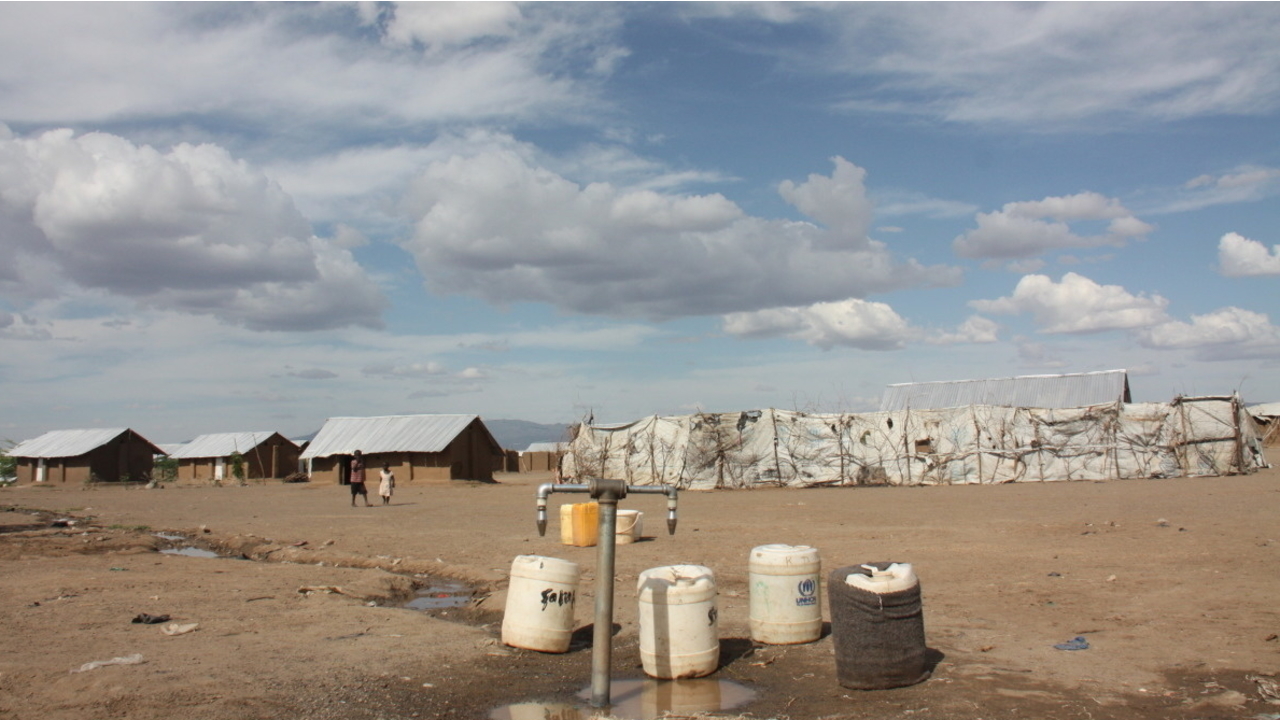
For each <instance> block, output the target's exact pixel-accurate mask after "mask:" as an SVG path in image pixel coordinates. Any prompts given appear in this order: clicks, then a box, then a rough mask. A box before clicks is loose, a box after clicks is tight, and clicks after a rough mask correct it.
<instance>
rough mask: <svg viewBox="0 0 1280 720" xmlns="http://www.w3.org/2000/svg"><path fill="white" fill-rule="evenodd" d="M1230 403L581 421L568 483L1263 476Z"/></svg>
mask: <svg viewBox="0 0 1280 720" xmlns="http://www.w3.org/2000/svg"><path fill="white" fill-rule="evenodd" d="M1265 466H1266V464H1265V460H1264V459H1263V456H1262V449H1261V443H1260V435H1259V431H1258V428H1257V426H1256V424H1255V423H1254V422H1253V419H1252V418H1251V417H1250V416H1249V415H1248V414H1247V413H1245V412H1244V411H1243V406H1242V404H1241V403H1240V400H1239V398H1237V397H1227V398H1222V397H1215V398H1178V399H1175V400H1174V401H1173V402H1172V403H1168V404H1164V403H1138V404H1114V405H1098V406H1093V407H1087V408H1073V409H1052V410H1050V409H1040V408H1007V407H992V406H982V405H975V406H970V407H965V408H953V409H947V410H915V411H912V410H904V411H895V412H877V413H866V414H848V415H846V414H813V413H797V412H787V411H783V410H761V411H749V412H742V413H723V414H698V415H685V416H679V417H652V418H646V419H644V420H641V421H638V422H635V423H631V424H629V425H624V426H612V427H600V426H586V425H584V426H582V427H581V428H580V429H579V432H578V435H577V437H576V438H575V439H574V440H573V442H572V444H571V445H570V450H569V453H568V455H567V456H566V458H565V465H564V469H565V476H566V477H567V478H576V479H583V478H588V477H605V478H616V479H623V480H626V481H627V482H628V483H630V484H633V485H651V484H670V485H675V486H676V487H679V488H687V489H696V490H708V489H716V488H750V487H758V486H789V487H812V486H819V485H935V484H962V483H1003V482H1039V481H1055V480H1114V479H1121V478H1158V477H1177V476H1202V475H1227V474H1236V473H1248V472H1253V471H1254V470H1256V469H1257V468H1259V467H1265Z"/></svg>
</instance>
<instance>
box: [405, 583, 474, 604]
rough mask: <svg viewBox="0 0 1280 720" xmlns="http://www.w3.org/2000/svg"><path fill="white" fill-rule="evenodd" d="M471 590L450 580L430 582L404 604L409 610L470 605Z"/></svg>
mask: <svg viewBox="0 0 1280 720" xmlns="http://www.w3.org/2000/svg"><path fill="white" fill-rule="evenodd" d="M471 594H472V590H471V588H469V587H467V586H466V585H463V584H462V583H460V582H454V581H452V580H432V581H431V584H429V585H427V586H426V587H421V588H418V591H417V593H416V594H415V595H414V597H413V599H412V600H410V601H409V602H407V603H405V604H404V607H406V608H409V609H410V610H446V609H448V608H458V607H466V606H467V605H469V604H471Z"/></svg>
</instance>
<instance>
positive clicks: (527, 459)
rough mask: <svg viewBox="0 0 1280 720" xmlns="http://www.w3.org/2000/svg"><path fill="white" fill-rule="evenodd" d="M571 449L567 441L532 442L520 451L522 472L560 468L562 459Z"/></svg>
mask: <svg viewBox="0 0 1280 720" xmlns="http://www.w3.org/2000/svg"><path fill="white" fill-rule="evenodd" d="M568 450H569V443H567V442H541V443H530V444H529V447H527V448H525V450H524V451H522V452H521V453H520V472H547V471H556V470H559V469H560V459H561V458H562V457H564V454H565V453H566V452H568Z"/></svg>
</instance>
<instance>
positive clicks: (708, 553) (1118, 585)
mask: <svg viewBox="0 0 1280 720" xmlns="http://www.w3.org/2000/svg"><path fill="white" fill-rule="evenodd" d="M1276 459H1277V458H1275V457H1273V458H1272V460H1273V462H1274V461H1275V460H1276ZM546 480H547V478H546V476H544V475H504V476H500V477H499V482H496V483H469V482H454V483H450V484H432V485H417V486H414V485H403V486H402V487H400V488H398V489H397V494H396V496H395V500H394V504H393V505H391V506H388V507H382V506H377V505H375V506H374V507H370V508H366V507H363V506H361V507H355V508H353V507H351V506H350V504H349V496H348V495H347V492H346V489H345V488H343V487H340V486H333V485H319V484H315V483H304V484H279V483H273V484H250V485H248V486H245V487H240V486H224V487H210V486H183V485H169V486H165V487H164V488H163V489H145V488H140V487H118V486H117V487H101V486H99V487H89V488H86V487H81V486H74V487H71V486H19V487H10V488H6V489H3V490H0V628H2V632H0V718H6V719H12V720H90V719H94V720H96V719H101V718H130V719H131V720H149V719H152V718H154V719H156V720H160V719H163V720H185V719H193V720H194V719H197V718H198V719H199V720H224V719H225V720H240V719H248V718H253V719H256V720H277V719H278V720H284V719H285V718H288V719H290V720H293V719H295V718H304V717H305V718H328V719H333V720H365V719H382V718H466V719H477V720H478V719H483V718H487V717H490V715H491V713H492V712H493V711H494V709H495V708H500V707H503V706H507V705H510V704H516V703H526V702H530V701H543V702H546V703H549V705H548V706H547V708H546V709H544V710H543V711H541V712H539V713H537V714H536V717H539V718H547V719H548V720H550V719H551V718H557V719H560V720H570V719H572V718H576V717H578V715H577V713H575V712H573V711H566V710H564V709H563V707H562V705H557V704H556V703H561V704H563V703H566V702H571V701H573V700H574V696H575V693H578V692H579V691H582V690H583V689H584V688H587V687H588V686H589V685H590V677H591V672H590V667H591V648H590V637H591V634H590V633H591V627H590V626H591V620H592V618H591V615H592V612H593V607H594V597H593V588H594V584H595V575H594V569H595V567H596V557H595V552H596V551H595V549H594V548H576V547H569V546H565V545H562V544H561V543H560V541H559V527H558V523H557V522H556V521H557V518H558V517H559V516H558V512H557V507H558V505H559V504H561V503H565V502H582V501H584V500H585V499H586V498H585V497H584V496H582V495H571V494H553V495H552V496H551V506H550V511H551V512H550V517H551V521H552V522H551V525H550V527H549V529H548V532H547V535H546V537H539V536H538V534H537V530H536V527H535V523H534V518H535V516H534V491H535V488H536V486H537V485H538V484H539V483H541V482H545V481H546ZM621 507H624V508H630V509H637V510H641V511H643V512H645V520H644V525H645V528H644V529H645V535H646V536H647V537H646V538H645V539H644V540H643V541H641V542H637V543H634V544H630V545H621V546H619V548H618V558H617V570H618V572H617V585H616V597H617V601H616V616H615V622H616V625H617V631H616V634H615V636H614V654H613V674H614V677H615V678H641V677H643V671H642V669H641V667H640V661H639V651H638V645H637V630H636V600H635V579H636V576H637V574H638V573H639V572H641V571H643V570H645V569H647V568H651V567H656V566H660V565H669V564H676V563H694V564H699V565H706V566H708V567H710V568H712V569H713V570H714V571H715V573H716V582H717V587H718V590H719V597H718V605H719V614H720V634H721V666H720V668H719V669H718V670H717V672H716V674H715V675H714V676H713V677H715V678H720V679H724V680H732V681H734V682H736V683H740V684H741V685H743V686H745V687H747V688H750V689H752V690H754V691H755V692H756V693H757V696H756V699H755V700H754V701H753V702H752V703H750V704H749V705H746V706H744V707H741V708H737V709H735V710H732V711H729V712H725V713H723V714H725V715H727V716H735V715H738V714H739V713H745V714H746V715H747V716H749V717H752V718H853V719H868V720H870V719H872V718H875V719H877V720H878V719H882V718H913V719H917V718H924V719H928V718H938V719H957V720H979V719H982V720H998V719H1004V718H1008V719H1013V718H1019V719H1021V718H1042V719H1045V720H1067V719H1074V718H1082V719H1086V718H1087V719H1090V720H1105V719H1107V718H1151V719H1153V720H1154V719H1155V718H1161V719H1164V718H1185V719H1191V718H1206V719H1207V718H1260V719H1263V720H1275V719H1276V718H1280V675H1278V673H1280V640H1278V639H1277V634H1278V633H1280V603H1277V596H1278V595H1280V592H1278V591H1280V470H1276V469H1271V470H1265V471H1263V472H1260V473H1257V474H1254V475H1249V476H1240V477H1223V478H1188V479H1164V480H1145V481H1123V482H1110V483H1079V482H1072V483H1068V482H1062V483H1046V484H1018V485H996V486H944V487H920V488H890V487H876V488H870V487H861V488H829V489H813V490H787V489H769V490H754V491H735V492H719V493H708V492H684V493H681V494H680V499H679V515H680V522H679V527H678V529H677V532H676V534H675V535H674V536H668V535H667V533H666V528H665V523H664V522H663V518H664V501H663V498H662V497H661V496H658V495H633V496H631V497H628V498H626V499H625V500H623V501H622V504H621ZM156 533H164V534H166V535H171V536H178V535H181V536H182V537H180V538H176V539H166V538H164V537H158V536H157V535H156ZM766 543H788V544H806V545H812V546H814V547H816V548H818V549H819V551H820V553H821V556H822V561H823V568H824V571H823V575H824V581H825V575H826V573H827V572H828V571H829V570H831V569H834V568H837V567H841V566H845V565H854V564H859V563H863V562H873V561H897V562H910V563H912V564H913V565H914V568H915V570H916V573H917V575H918V576H919V578H920V583H921V590H922V595H923V602H924V616H925V625H926V633H927V640H928V645H929V647H930V649H931V650H932V653H931V654H932V656H933V658H934V660H935V661H936V666H935V667H934V670H933V674H932V676H931V677H930V678H929V679H928V680H927V681H925V682H923V683H920V684H918V685H914V686H911V687H907V688H899V689H894V690H879V691H870V692H868V691H854V690H847V689H845V688H842V687H841V686H840V685H839V684H838V683H837V682H836V668H835V659H834V654H833V651H832V639H831V636H830V634H829V632H827V633H824V636H823V638H822V639H821V640H819V641H817V642H814V643H809V644H805V645H792V646H767V645H759V646H758V645H754V644H753V643H752V642H751V640H750V633H749V630H748V618H747V613H748V595H747V573H748V567H747V559H748V556H749V553H750V551H751V549H752V548H753V547H755V546H757V545H762V544H766ZM175 545H176V546H180V547H187V546H200V547H207V548H214V549H217V550H218V551H220V552H221V553H223V554H224V555H230V556H232V558H214V559H210V558H203V557H188V556H184V555H174V554H165V553H161V552H158V551H159V550H161V549H164V548H167V547H172V546H175ZM524 554H535V555H549V556H553V557H559V558H564V559H568V560H573V561H575V562H578V563H580V564H581V565H582V567H583V581H582V585H581V587H580V588H579V596H578V601H577V624H578V626H579V628H580V630H579V631H578V632H577V633H576V635H575V642H574V643H573V645H572V647H571V649H570V651H569V652H568V653H564V654H545V653H538V652H533V651H528V650H517V649H512V648H507V647H505V646H503V645H502V643H501V642H500V639H499V637H500V627H501V617H502V611H503V609H504V606H505V605H504V603H505V588H506V574H507V571H508V569H509V568H510V565H511V561H512V559H513V558H514V557H515V556H517V555H524ZM431 578H437V579H438V578H452V579H456V580H463V581H465V582H466V583H468V584H469V585H471V586H472V587H473V588H475V591H476V596H475V600H474V602H473V604H472V606H471V607H467V608H462V609H454V610H447V611H434V612H423V611H419V610H413V609H407V608H405V607H403V601H404V600H405V599H406V598H407V597H408V596H409V595H410V594H411V593H412V592H413V590H414V588H415V587H417V586H430V585H431V582H432V580H431ZM825 602H826V598H825V593H824V597H823V603H824V605H825ZM824 612H826V611H825V610H824ZM144 613H145V614H150V615H168V616H170V621H171V623H177V624H180V625H189V624H191V623H196V624H198V627H197V628H196V629H195V630H194V631H190V632H186V633H183V634H177V635H169V634H166V633H165V632H164V628H166V627H171V626H170V625H169V624H146V623H134V622H132V620H133V619H134V618H135V617H137V616H138V615H140V614H144ZM827 619H829V618H827ZM1076 636H1083V637H1085V638H1087V639H1088V642H1089V645H1090V647H1089V649H1087V650H1081V651H1063V650H1057V649H1055V648H1054V645H1055V644H1056V643H1061V642H1064V641H1067V640H1070V639H1072V638H1074V637H1076ZM139 656H140V657H139ZM116 658H125V659H126V660H125V661H124V662H117V663H116V664H106V665H102V664H100V663H99V664H98V665H94V664H93V663H95V662H98V661H111V660H113V659H116ZM131 661H140V662H131ZM589 714H590V713H584V714H583V715H582V717H584V718H585V717H587V716H588V715H589ZM531 717H532V715H531Z"/></svg>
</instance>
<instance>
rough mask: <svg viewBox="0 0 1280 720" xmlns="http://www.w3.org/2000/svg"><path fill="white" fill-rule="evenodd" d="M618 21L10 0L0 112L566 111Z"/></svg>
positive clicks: (347, 119) (554, 12) (423, 6)
mask: <svg viewBox="0 0 1280 720" xmlns="http://www.w3.org/2000/svg"><path fill="white" fill-rule="evenodd" d="M617 27H618V18H617V13H616V12H613V11H609V10H607V9H596V8H592V9H591V10H589V11H588V10H586V9H584V8H579V7H574V6H571V5H570V6H557V5H555V4H550V3H548V4H545V5H544V4H533V5H526V6H523V7H517V6H514V5H505V4H493V3H460V4H459V5H458V6H443V5H439V4H436V3H410V4H406V5H403V6H399V7H394V8H387V9H384V10H376V9H375V10H373V11H370V10H369V9H368V8H367V7H366V9H365V11H363V12H362V11H361V10H360V9H359V8H358V7H357V6H355V5H350V4H339V3H333V4H320V5H295V4H288V3H286V4H279V5H235V4H215V5H211V6H210V5H187V4H162V3H158V4H143V5H136V6H132V7H124V6H115V7H110V6H98V5H86V6H84V7H81V8H77V9H76V10H75V11H74V12H72V11H70V9H69V8H68V7H52V6H50V7H46V6H42V5H35V4H33V5H29V6H14V7H12V8H7V9H6V10H5V22H4V23H0V87H4V88H5V92H4V93H2V94H0V117H3V118H5V119H6V120H7V121H8V122H11V123H19V122H22V123H66V122H70V119H75V120H77V121H80V122H91V123H101V122H108V121H119V120H128V119H132V118H138V117H147V118H153V119H154V118H158V117H168V118H173V119H177V120H180V121H183V122H191V121H192V119H193V118H194V117H196V116H197V114H204V115H206V116H216V117H217V118H218V119H219V121H220V123H228V122H229V123H236V124H243V125H244V126H248V127H254V128H258V129H260V130H264V131H265V130H269V129H271V128H272V127H273V126H275V125H276V124H277V123H279V122H287V124H288V125H289V126H290V127H297V126H298V125H299V122H302V123H303V124H304V125H305V126H306V127H307V128H308V129H314V128H316V127H324V126H327V127H330V128H336V127H341V128H343V129H344V130H347V131H351V130H352V129H355V128H385V127H388V126H394V127H396V128H397V129H399V128H402V127H404V125H405V124H406V123H418V122H425V123H439V122H450V121H454V120H457V119H459V118H469V119H481V118H492V119H499V118H500V119H507V120H515V119H533V118H546V117H555V116H563V115H565V114H574V113H581V112H583V111H584V110H585V109H586V108H587V107H588V106H590V105H592V104H594V102H595V101H594V100H593V99H592V96H593V94H594V92H595V90H594V87H593V83H594V82H595V77H596V76H597V75H598V74H599V73H601V72H607V71H608V70H609V68H610V64H611V62H614V61H616V58H617V57H618V55H619V53H618V48H617V47H616V46H615V44H614V43H613V41H612V37H613V35H614V33H615V32H616V29H617ZM67 38H73V39H74V41H71V42H67V41H66V39H67ZM424 43H425V45H424ZM156 58H164V60H163V61H159V62H158V61H156ZM224 127H225V126H224ZM206 129H207V130H211V131H218V130H221V129H223V128H220V127H216V126H212V125H210V126H207V127H206Z"/></svg>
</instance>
